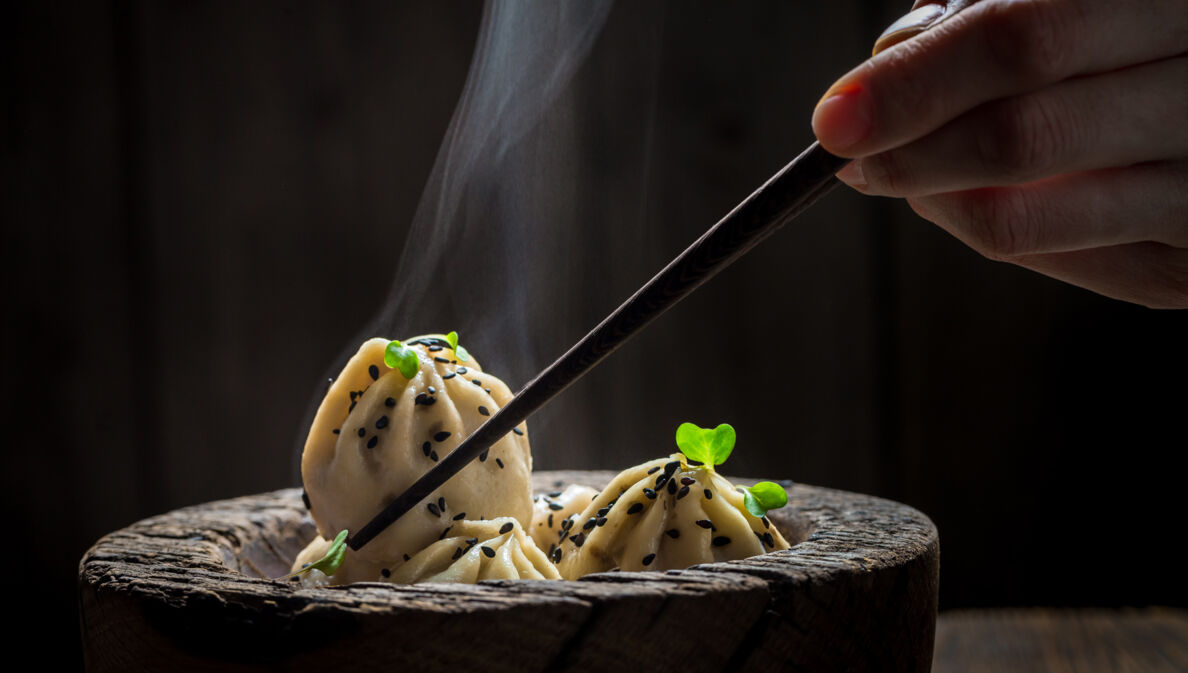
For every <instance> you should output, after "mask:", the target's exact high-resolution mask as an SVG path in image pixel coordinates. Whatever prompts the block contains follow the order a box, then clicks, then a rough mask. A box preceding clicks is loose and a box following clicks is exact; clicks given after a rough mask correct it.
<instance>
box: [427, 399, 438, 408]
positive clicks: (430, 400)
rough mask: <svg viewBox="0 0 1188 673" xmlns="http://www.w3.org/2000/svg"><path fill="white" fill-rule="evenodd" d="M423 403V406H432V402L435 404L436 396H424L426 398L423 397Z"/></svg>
mask: <svg viewBox="0 0 1188 673" xmlns="http://www.w3.org/2000/svg"><path fill="white" fill-rule="evenodd" d="M424 404H425V406H427V407H431V406H433V405H434V404H437V398H436V397H426V398H425V403H424Z"/></svg>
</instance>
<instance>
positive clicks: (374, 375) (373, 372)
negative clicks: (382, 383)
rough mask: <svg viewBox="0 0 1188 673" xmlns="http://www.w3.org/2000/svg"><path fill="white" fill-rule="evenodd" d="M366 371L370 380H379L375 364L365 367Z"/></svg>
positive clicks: (377, 368)
mask: <svg viewBox="0 0 1188 673" xmlns="http://www.w3.org/2000/svg"><path fill="white" fill-rule="evenodd" d="M367 373H368V374H371V380H372V381H378V380H379V367H376V366H375V365H371V366H370V367H368V368H367Z"/></svg>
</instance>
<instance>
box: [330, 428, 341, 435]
mask: <svg viewBox="0 0 1188 673" xmlns="http://www.w3.org/2000/svg"><path fill="white" fill-rule="evenodd" d="M330 432H333V433H334V434H336V435H337V434H338V433H339V432H341V430H340V429H339V428H334V429H333V430H331V431H330Z"/></svg>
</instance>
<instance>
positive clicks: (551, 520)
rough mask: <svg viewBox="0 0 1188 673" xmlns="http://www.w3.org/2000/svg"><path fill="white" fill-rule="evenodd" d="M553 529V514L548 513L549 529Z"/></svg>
mask: <svg viewBox="0 0 1188 673" xmlns="http://www.w3.org/2000/svg"><path fill="white" fill-rule="evenodd" d="M552 527H553V513H552V512H549V528H552Z"/></svg>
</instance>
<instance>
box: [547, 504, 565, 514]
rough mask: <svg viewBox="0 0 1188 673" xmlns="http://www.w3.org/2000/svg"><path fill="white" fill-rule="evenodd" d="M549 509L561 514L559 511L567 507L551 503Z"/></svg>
mask: <svg viewBox="0 0 1188 673" xmlns="http://www.w3.org/2000/svg"><path fill="white" fill-rule="evenodd" d="M549 509H551V510H553V511H554V512H559V511H561V510H563V509H565V506H564V505H558V504H557V503H555V502H550V503H549Z"/></svg>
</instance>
